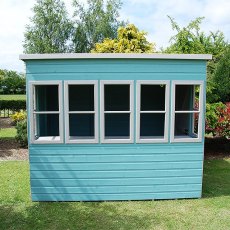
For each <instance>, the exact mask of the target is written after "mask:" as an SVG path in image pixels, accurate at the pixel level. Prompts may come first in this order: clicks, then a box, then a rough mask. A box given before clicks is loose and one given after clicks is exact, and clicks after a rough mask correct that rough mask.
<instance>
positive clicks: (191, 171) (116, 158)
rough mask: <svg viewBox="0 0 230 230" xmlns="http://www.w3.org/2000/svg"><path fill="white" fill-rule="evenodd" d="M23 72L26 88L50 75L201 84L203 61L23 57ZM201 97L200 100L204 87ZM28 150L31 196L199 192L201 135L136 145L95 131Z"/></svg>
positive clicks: (187, 194)
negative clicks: (80, 139)
mask: <svg viewBox="0 0 230 230" xmlns="http://www.w3.org/2000/svg"><path fill="white" fill-rule="evenodd" d="M26 75H27V90H29V89H28V84H29V82H30V81H50V80H61V81H62V83H63V85H64V81H65V80H98V82H100V80H133V81H134V88H135V84H136V80H170V81H172V80H188V81H189V80H200V81H204V84H205V83H206V61H205V60H165V59H164V60H144V59H140V60H139V59H126V60H125V59H83V60H80V59H76V60H26ZM134 91H135V90H134ZM63 95H64V94H63ZM202 96H203V97H204V99H205V90H204V95H202ZM134 98H136V97H135V95H134ZM27 99H28V102H29V101H30V98H29V97H28V98H27ZM99 100H100V97H99ZM98 104H99V103H98ZM28 105H29V103H28ZM135 106H136V105H135ZM170 106H171V102H170ZM29 109H30V108H29V107H28V113H29ZM203 109H204V108H203ZM135 110H136V107H135V108H134V111H135ZM134 115H135V114H134ZM28 117H29V116H28ZM134 117H135V116H134ZM203 118H204V115H203ZM203 120H204V119H203ZM29 125H30V122H29ZM64 127H65V124H64ZM203 128H204V125H203ZM134 132H136V127H135V128H134ZM203 133H204V130H203ZM29 135H30V133H29ZM169 140H170V138H169ZM29 154H30V177H31V193H32V200H33V201H100V200H149V199H177V198H199V197H201V194H202V192H201V191H202V173H203V154H204V140H202V142H199V143H170V141H168V143H158V144H157V143H156V144H154V143H153V144H137V143H136V141H135V139H134V143H133V144H101V143H100V136H99V143H98V144H67V143H63V144H47V145H46V144H39V145H36V144H31V143H29Z"/></svg>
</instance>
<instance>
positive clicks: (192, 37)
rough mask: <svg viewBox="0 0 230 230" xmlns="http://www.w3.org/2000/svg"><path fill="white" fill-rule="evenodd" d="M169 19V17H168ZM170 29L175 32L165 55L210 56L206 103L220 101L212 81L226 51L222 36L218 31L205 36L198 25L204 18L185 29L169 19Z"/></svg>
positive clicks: (197, 19)
mask: <svg viewBox="0 0 230 230" xmlns="http://www.w3.org/2000/svg"><path fill="white" fill-rule="evenodd" d="M168 17H169V16H168ZM169 19H170V21H171V25H172V29H173V30H176V32H177V33H176V35H174V36H172V37H171V38H170V43H171V45H170V46H169V47H167V48H166V49H165V50H164V52H166V53H183V54H192V53H195V54H205V53H206V54H212V55H213V59H212V60H211V61H209V62H208V66H207V75H208V77H207V101H208V102H215V101H218V100H219V99H220V95H219V94H218V93H217V90H216V87H217V86H216V83H215V81H214V80H213V76H214V72H215V69H216V65H217V63H218V61H219V60H220V58H221V56H222V55H223V52H224V50H225V49H226V46H227V42H226V41H225V37H224V34H223V33H222V32H220V31H217V32H210V33H209V34H208V35H206V34H205V33H204V32H202V31H201V30H200V25H201V23H202V20H203V19H204V17H198V18H196V19H195V20H193V21H191V22H190V23H189V24H188V25H187V26H186V27H182V28H181V27H180V26H179V25H178V24H177V23H176V22H175V20H174V19H173V18H171V17H169Z"/></svg>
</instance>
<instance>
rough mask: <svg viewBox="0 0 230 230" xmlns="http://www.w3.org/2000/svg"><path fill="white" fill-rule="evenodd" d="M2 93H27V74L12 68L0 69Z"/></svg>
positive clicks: (0, 89)
mask: <svg viewBox="0 0 230 230" xmlns="http://www.w3.org/2000/svg"><path fill="white" fill-rule="evenodd" d="M0 80H1V81H0V93H2V94H25V93H26V79H25V75H24V74H21V73H17V72H16V71H12V70H0Z"/></svg>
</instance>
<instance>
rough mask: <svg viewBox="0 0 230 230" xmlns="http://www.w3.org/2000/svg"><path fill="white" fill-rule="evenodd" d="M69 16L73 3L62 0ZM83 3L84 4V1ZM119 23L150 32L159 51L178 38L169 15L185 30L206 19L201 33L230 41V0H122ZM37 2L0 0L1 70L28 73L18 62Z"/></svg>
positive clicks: (151, 40)
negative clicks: (212, 33)
mask: <svg viewBox="0 0 230 230" xmlns="http://www.w3.org/2000/svg"><path fill="white" fill-rule="evenodd" d="M63 1H64V2H65V4H66V7H67V10H68V12H69V14H70V15H72V13H73V8H72V6H71V3H72V0H63ZM81 1H82V2H84V0H81ZM122 2H123V6H122V9H121V11H120V19H122V20H125V21H127V20H128V21H129V22H130V23H133V24H135V25H136V26H137V27H138V28H139V29H140V30H144V31H146V32H148V35H147V38H148V40H149V41H150V42H154V43H155V44H156V47H157V49H159V48H160V47H167V46H168V45H169V39H170V37H171V36H172V35H174V34H175V31H173V30H172V29H171V24H170V21H169V19H168V17H167V15H169V16H171V17H173V18H174V19H175V20H176V22H177V23H178V24H179V25H180V26H186V25H187V24H188V23H189V22H190V21H191V20H194V19H195V18H196V17H205V19H204V20H203V23H202V25H201V29H202V31H205V32H206V33H209V31H217V30H220V31H222V32H224V35H225V37H226V39H227V40H228V41H230V1H229V0H123V1H122ZM34 4H35V0H23V1H20V0H0V69H8V70H15V71H18V72H25V66H24V63H23V62H22V61H20V60H19V54H22V53H23V40H24V32H25V26H26V25H27V24H29V23H30V19H29V18H30V17H32V16H33V12H32V10H31V8H32V7H33V6H34Z"/></svg>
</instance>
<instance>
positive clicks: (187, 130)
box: [171, 81, 203, 142]
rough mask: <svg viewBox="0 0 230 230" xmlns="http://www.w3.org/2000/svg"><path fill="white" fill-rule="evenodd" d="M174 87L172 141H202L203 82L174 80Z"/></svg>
mask: <svg viewBox="0 0 230 230" xmlns="http://www.w3.org/2000/svg"><path fill="white" fill-rule="evenodd" d="M172 87H173V98H172V121H171V141H172V142H196V141H197V142H199V141H201V135H202V116H203V82H201V81H192V82H191V81H188V82H187V81H174V82H173V86H172Z"/></svg>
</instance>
